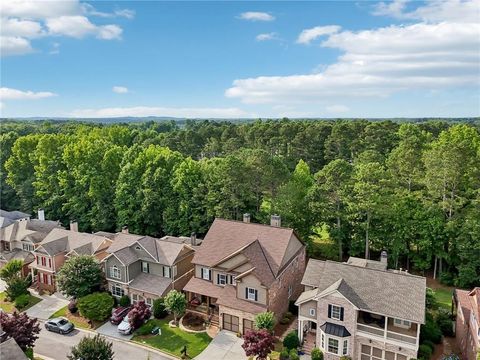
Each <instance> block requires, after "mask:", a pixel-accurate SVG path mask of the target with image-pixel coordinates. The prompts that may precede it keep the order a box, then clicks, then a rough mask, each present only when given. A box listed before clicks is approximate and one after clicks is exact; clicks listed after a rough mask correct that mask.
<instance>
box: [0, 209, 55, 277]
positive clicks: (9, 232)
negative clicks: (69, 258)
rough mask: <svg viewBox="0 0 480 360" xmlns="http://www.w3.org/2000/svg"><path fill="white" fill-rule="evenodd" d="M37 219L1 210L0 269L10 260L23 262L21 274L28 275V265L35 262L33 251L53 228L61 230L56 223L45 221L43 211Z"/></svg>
mask: <svg viewBox="0 0 480 360" xmlns="http://www.w3.org/2000/svg"><path fill="white" fill-rule="evenodd" d="M38 214H39V219H31V218H30V215H28V214H24V213H21V212H19V211H13V212H7V211H4V210H1V216H0V219H1V220H0V223H1V224H2V227H1V228H0V267H1V266H3V265H4V264H6V263H7V262H8V261H10V260H12V259H20V260H23V262H24V268H23V274H24V275H27V274H28V273H29V269H28V265H29V264H30V263H31V262H32V261H34V260H35V257H34V255H33V251H34V250H35V248H36V246H37V245H38V243H40V242H41V241H42V240H43V239H44V238H45V236H47V234H48V233H49V232H50V231H51V230H52V229H55V228H62V226H61V225H60V223H59V222H58V221H49V220H45V216H44V212H43V210H39V213H38Z"/></svg>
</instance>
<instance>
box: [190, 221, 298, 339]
mask: <svg viewBox="0 0 480 360" xmlns="http://www.w3.org/2000/svg"><path fill="white" fill-rule="evenodd" d="M305 257H306V253H305V245H304V244H303V242H302V241H301V240H300V239H299V237H298V236H297V235H296V234H295V232H294V231H293V230H292V229H289V228H283V227H281V226H280V217H279V216H272V222H271V225H270V226H269V225H263V224H254V223H250V216H249V214H245V215H244V221H243V222H241V221H232V220H223V219H215V221H214V222H213V224H212V225H211V226H210V229H209V230H208V233H207V234H206V236H205V239H204V240H203V242H202V245H201V246H200V247H199V249H198V250H197V251H196V253H195V256H194V258H193V263H194V265H195V276H194V277H193V278H192V279H190V281H189V282H188V284H187V285H186V286H185V287H184V291H186V292H187V299H188V302H189V304H188V310H189V311H191V312H195V313H197V314H200V315H202V316H204V317H208V318H209V319H210V321H212V322H213V323H217V322H218V324H219V325H220V327H221V328H223V329H226V330H230V331H234V332H237V333H244V332H245V331H246V330H248V329H252V328H253V321H254V317H255V315H256V314H258V313H261V312H264V311H273V312H274V313H275V316H276V318H277V319H279V318H280V317H281V316H282V314H283V313H285V312H286V311H287V310H288V305H289V301H294V300H296V299H297V297H298V296H299V295H300V293H301V292H302V286H301V284H300V280H301V278H302V275H303V272H304V270H305V263H306V258H305Z"/></svg>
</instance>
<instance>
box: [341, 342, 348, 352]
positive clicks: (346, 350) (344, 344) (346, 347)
mask: <svg viewBox="0 0 480 360" xmlns="http://www.w3.org/2000/svg"><path fill="white" fill-rule="evenodd" d="M347 354H348V340H343V351H342V355H347Z"/></svg>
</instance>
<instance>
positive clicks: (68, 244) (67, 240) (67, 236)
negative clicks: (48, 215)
mask: <svg viewBox="0 0 480 360" xmlns="http://www.w3.org/2000/svg"><path fill="white" fill-rule="evenodd" d="M70 228H71V229H73V230H65V229H53V230H52V231H50V232H49V233H48V235H47V236H46V237H45V238H44V239H43V240H42V241H41V242H40V243H38V244H37V247H36V249H35V251H34V253H33V254H34V255H35V261H34V262H32V263H31V264H30V266H29V267H30V269H31V271H32V275H36V277H34V279H35V280H36V282H37V286H38V288H39V290H43V291H45V290H46V291H49V292H55V291H57V287H56V281H55V276H56V274H57V272H58V271H59V270H60V268H61V267H62V265H63V263H64V262H65V261H66V260H67V259H68V258H69V257H71V256H76V255H91V256H94V257H95V258H96V259H97V260H98V261H99V262H101V261H102V260H103V259H104V258H105V257H106V256H107V255H108V254H107V252H106V250H107V249H108V247H109V246H110V244H111V243H112V240H110V239H109V238H107V237H105V236H99V235H95V234H88V233H81V232H78V231H76V229H77V224H76V223H71V224H70Z"/></svg>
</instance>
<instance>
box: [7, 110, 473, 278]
mask: <svg viewBox="0 0 480 360" xmlns="http://www.w3.org/2000/svg"><path fill="white" fill-rule="evenodd" d="M0 151H1V153H0V156H1V164H0V176H1V200H2V208H4V209H10V210H13V209H19V210H22V211H26V212H30V213H35V211H36V209H38V208H44V209H45V212H46V214H47V217H48V218H50V219H59V220H61V221H62V222H63V223H64V224H68V222H69V221H70V220H72V219H75V220H77V221H78V223H79V226H80V230H82V231H99V230H107V231H113V230H118V229H120V228H121V227H122V226H128V227H129V229H130V231H131V232H133V233H139V234H149V235H152V236H162V235H164V234H172V235H179V234H181V235H188V234H190V233H191V232H196V233H198V234H200V235H201V234H204V233H205V232H206V231H207V229H208V226H209V225H210V223H211V221H212V220H213V219H214V218H215V217H224V218H227V219H237V220H239V219H241V217H242V214H243V213H246V212H248V213H250V214H251V216H252V219H253V220H254V221H258V222H267V221H268V218H269V217H270V215H271V214H279V215H281V217H282V224H283V225H285V226H290V227H293V228H294V229H295V230H296V231H297V232H298V233H299V235H301V236H302V238H303V239H304V240H305V241H306V242H307V245H308V250H309V253H310V255H311V256H314V257H327V258H332V259H335V260H338V259H345V258H346V257H348V256H349V255H357V256H359V255H360V256H363V255H365V254H366V255H367V256H368V257H370V258H374V259H375V258H377V257H378V254H379V252H380V251H381V250H387V252H388V253H389V262H390V266H392V267H396V268H400V267H402V268H405V269H409V270H412V271H417V272H425V271H435V272H436V273H437V274H440V276H441V279H442V280H443V281H444V282H446V283H450V284H455V285H457V286H461V287H469V286H473V285H477V286H478V285H480V127H479V124H478V122H470V123H455V124H452V123H449V122H445V121H427V122H418V123H402V122H393V121H367V120H357V121H346V120H343V121H342V120H338V121H308V120H305V121H293V120H288V119H284V120H279V121H255V122H246V123H242V122H240V123H231V122H215V121H207V120H205V121H186V122H184V123H183V124H182V126H179V125H178V124H177V123H175V122H173V121H164V122H145V123H129V124H115V125H104V124H103V125H102V124H93V123H75V122H59V121H54V122H49V121H42V122H3V123H2V127H1V135H0ZM326 249H328V250H326Z"/></svg>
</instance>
